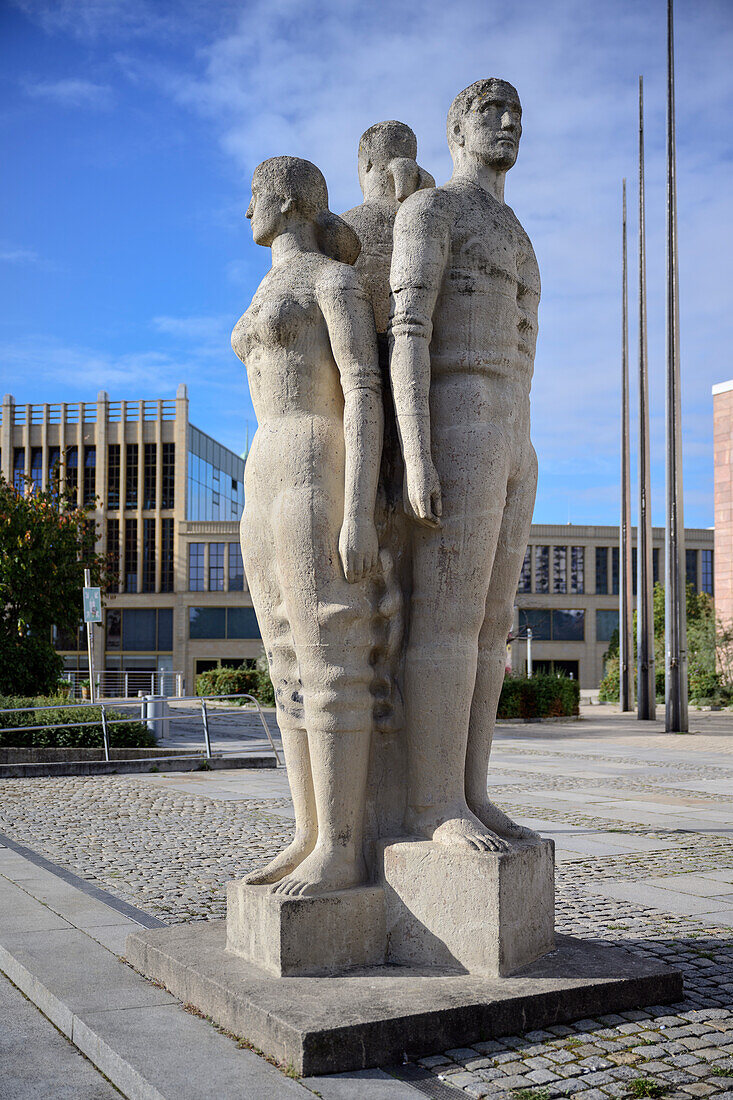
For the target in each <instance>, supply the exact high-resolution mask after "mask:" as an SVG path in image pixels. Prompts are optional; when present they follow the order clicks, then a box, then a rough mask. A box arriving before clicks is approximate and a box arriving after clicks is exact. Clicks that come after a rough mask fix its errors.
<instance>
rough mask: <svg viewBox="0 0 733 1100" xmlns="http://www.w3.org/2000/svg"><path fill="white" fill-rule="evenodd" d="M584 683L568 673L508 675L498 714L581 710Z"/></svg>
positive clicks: (530, 715) (523, 715)
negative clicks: (530, 676) (565, 674)
mask: <svg viewBox="0 0 733 1100" xmlns="http://www.w3.org/2000/svg"><path fill="white" fill-rule="evenodd" d="M579 704H580V684H579V683H578V681H577V680H570V679H569V678H568V677H567V676H546V675H542V674H539V675H537V676H533V677H532V679H531V680H529V679H527V678H526V677H524V676H507V677H506V678H505V680H504V683H503V685H502V689H501V697H500V699H499V710H498V712H497V718H567V717H570V716H572V715H574V714H578V713H579Z"/></svg>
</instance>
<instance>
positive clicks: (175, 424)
mask: <svg viewBox="0 0 733 1100" xmlns="http://www.w3.org/2000/svg"><path fill="white" fill-rule="evenodd" d="M0 447H1V448H2V449H1V452H0V461H1V462H2V472H3V474H4V476H5V478H6V479H7V480H9V481H14V482H15V484H16V485H17V486H18V487H19V488H22V487H23V486H25V485H26V484H28V480H29V479H30V481H32V482H34V483H35V484H44V485H45V484H47V483H48V480H49V476H50V474H51V472H52V471H53V469H54V467H55V466H56V465H57V464H59V469H60V471H61V473H62V475H63V478H64V480H65V483H66V486H67V487H71V488H72V489H74V490H75V491H76V493H77V498H78V502H79V504H80V505H81V504H91V503H95V504H96V509H95V519H96V523H97V535H98V543H97V549H98V551H99V552H100V553H103V554H107V555H109V556H110V558H111V560H112V562H113V563H114V565H115V567H116V572H117V574H118V576H119V586H118V587H119V591H118V592H117V593H114V594H111V595H110V596H108V597H107V599H106V601H105V604H106V607H105V612H104V617H105V621H104V623H103V624H102V628H101V629H99V628H98V629H96V630H95V645H94V649H95V653H94V663H95V668H96V669H100V670H102V669H109V670H122V671H128V670H129V671H154V670H161V671H172V672H182V673H183V674H184V677H185V686H186V690H187V691H189V692H190V691H193V687H194V683H195V676H196V673H198V672H201V671H203V670H204V669H207V668H211V667H212V666H215V665H219V664H235V665H239V664H240V663H241V662H242V660H244V659H246V658H256V657H257V656H259V654H260V653H261V651H262V643H261V640H260V634H259V629H258V626H257V620H256V618H255V614H254V611H253V609H252V601H251V600H250V598H249V594H248V592H247V586H246V582H245V579H244V570H243V568H242V557H241V552H240V549H239V518H240V516H241V514H242V508H243V506H244V459H243V458H241V457H240V456H239V455H237V454H234V452H232V451H230V450H228V449H227V448H226V447H223V446H221V444H219V443H217V442H216V441H215V440H214V439H212V438H211V437H210V436H208V435H206V434H205V433H204V432H201V431H199V429H198V428H195V427H194V426H193V425H192V424H191V423H190V422H189V419H188V398H187V393H186V387H185V386H183V385H181V386H179V387H178V392H177V395H176V398H175V400H166V401H160V400H158V401H110V400H109V398H108V396H107V394H106V393H104V392H103V391H102V392H100V393H99V395H98V397H97V401H96V402H94V403H82V404H57V405H16V404H15V402H14V400H13V398H12V397H11V396H9V395H7V396H6V397H5V398H4V400H3V406H2V424H1V425H0ZM56 644H57V648H58V649H59V650H60V651H61V652H62V653H63V656H64V663H65V665H66V667H67V668H68V669H83V670H85V671H86V670H88V661H87V653H86V641H85V636H84V633H83V631H81V632H80V635H79V637H78V638H76V637H72V638H68V637H59V638H58V639H57V643H56Z"/></svg>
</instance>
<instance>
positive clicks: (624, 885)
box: [593, 879, 731, 916]
mask: <svg viewBox="0 0 733 1100" xmlns="http://www.w3.org/2000/svg"><path fill="white" fill-rule="evenodd" d="M593 892H594V893H595V894H602V895H603V896H604V897H607V898H616V899H618V900H619V901H631V902H635V903H636V904H637V905H644V906H649V907H651V908H652V909H660V910H661V911H662V912H664V913H678V914H679V915H681V916H697V915H701V914H706V915H708V914H713V913H714V912H715V911H716V909H717V910H719V911H721V912H725V911H726V910H728V911H730V909H731V905H730V902H729V901H720V903H719V904H718V903H717V902H716V900H715V899H714V898H704V897H703V898H701V897H697V896H695V895H693V894H686V893H682V892H681V891H676V890H668V889H661V888H660V887H659V886H652V885H650V884H649V883H647V882H619V881H616V882H605V881H603V880H602V879H600V880H597V881H595V882H594V883H593Z"/></svg>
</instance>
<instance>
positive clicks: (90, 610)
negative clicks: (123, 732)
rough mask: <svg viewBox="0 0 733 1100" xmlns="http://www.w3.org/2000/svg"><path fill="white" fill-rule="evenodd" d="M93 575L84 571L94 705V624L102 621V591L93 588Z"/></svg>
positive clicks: (90, 691) (90, 686) (90, 676)
mask: <svg viewBox="0 0 733 1100" xmlns="http://www.w3.org/2000/svg"><path fill="white" fill-rule="evenodd" d="M91 579H92V578H91V574H90V572H89V570H88V569H85V570H84V622H85V623H86V624H87V651H88V653H89V698H90V699H91V701H92V702H93V703H94V702H95V698H94V623H101V621H102V590H101V589H100V588H92V587H91Z"/></svg>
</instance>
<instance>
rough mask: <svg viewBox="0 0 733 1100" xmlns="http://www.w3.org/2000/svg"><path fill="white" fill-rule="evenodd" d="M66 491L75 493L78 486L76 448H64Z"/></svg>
mask: <svg viewBox="0 0 733 1100" xmlns="http://www.w3.org/2000/svg"><path fill="white" fill-rule="evenodd" d="M65 457H66V489H67V491H68V492H71V493H75V492H76V490H77V487H78V485H79V449H78V447H67V448H66V456H65Z"/></svg>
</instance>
